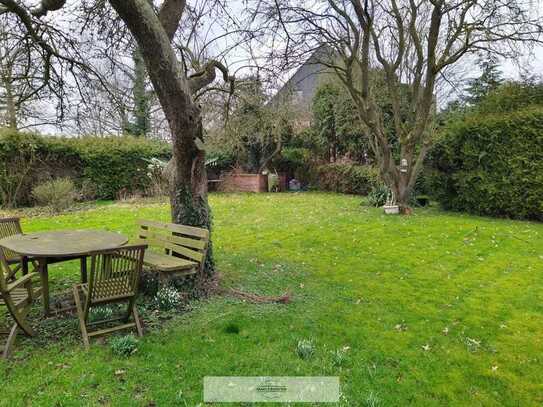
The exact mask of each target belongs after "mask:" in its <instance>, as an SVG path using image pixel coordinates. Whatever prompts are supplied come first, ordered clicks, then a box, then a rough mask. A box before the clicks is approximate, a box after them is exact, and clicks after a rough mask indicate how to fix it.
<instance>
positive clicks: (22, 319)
mask: <svg viewBox="0 0 543 407" xmlns="http://www.w3.org/2000/svg"><path fill="white" fill-rule="evenodd" d="M8 308H9V305H8ZM11 311H12V312H11V316H12V318H13V319H14V320H15V323H16V325H17V326H19V327H20V328H21V329H22V330H23V331H24V333H25V334H27V335H28V336H34V330H33V329H32V327H31V326H30V324H29V323H28V322H27V320H26V316H27V315H28V313H29V312H30V306H29V305H27V306H26V308H24V309H22V310H21V309H17V307H14V308H12V309H11Z"/></svg>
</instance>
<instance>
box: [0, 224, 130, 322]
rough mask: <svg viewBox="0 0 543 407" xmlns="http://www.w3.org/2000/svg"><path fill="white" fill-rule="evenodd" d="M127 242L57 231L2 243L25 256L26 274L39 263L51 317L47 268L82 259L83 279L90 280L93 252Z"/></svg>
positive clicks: (112, 234) (92, 232)
mask: <svg viewBox="0 0 543 407" xmlns="http://www.w3.org/2000/svg"><path fill="white" fill-rule="evenodd" d="M127 242H128V238H127V237H126V236H123V235H121V234H119V233H115V232H106V231H99V230H65V231H58V232H42V233H30V234H23V235H15V236H11V237H7V238H4V239H1V240H0V246H2V247H4V248H6V249H8V250H11V251H13V252H15V253H17V254H19V255H20V256H21V257H22V259H23V260H22V267H23V273H28V262H29V261H30V260H33V261H37V262H38V271H39V272H40V276H41V281H42V290H43V309H44V313H45V314H46V315H48V314H49V312H50V310H49V271H48V265H49V264H54V263H58V262H61V261H67V260H74V259H81V280H82V281H83V282H86V281H87V257H88V256H89V254H90V253H92V252H95V251H101V250H109V249H116V248H117V247H120V246H122V245H124V244H126V243H127Z"/></svg>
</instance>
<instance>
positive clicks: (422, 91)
mask: <svg viewBox="0 0 543 407" xmlns="http://www.w3.org/2000/svg"><path fill="white" fill-rule="evenodd" d="M532 3H536V2H532V1H527V0H320V1H315V2H311V3H307V2H304V1H298V0H267V1H266V0H262V1H258V2H255V7H254V10H253V12H254V15H255V21H258V24H260V25H262V24H266V25H267V28H268V30H269V32H270V33H272V34H271V35H273V36H274V37H277V36H280V39H276V40H275V43H276V44H283V49H282V50H281V55H283V60H284V61H285V63H290V62H292V61H293V60H296V59H299V58H301V57H303V55H306V54H307V53H309V52H312V51H313V50H314V49H316V48H317V47H318V46H322V44H326V45H328V46H329V47H330V48H331V49H332V52H330V55H329V56H328V57H327V58H325V60H324V61H323V62H324V63H326V64H327V65H328V66H329V67H330V68H331V69H332V70H333V71H334V72H335V73H336V74H337V76H338V77H339V79H340V80H341V81H342V82H343V84H344V85H345V87H346V88H347V89H348V91H349V93H350V95H351V97H352V99H353V101H354V102H355V103H356V105H357V108H358V113H359V115H360V119H361V120H362V121H363V123H364V124H365V126H366V129H367V130H366V133H367V136H368V138H369V140H370V144H371V147H372V149H373V152H374V154H375V157H376V160H377V162H378V164H379V169H380V173H381V176H382V178H383V180H384V181H385V182H386V184H387V185H388V186H389V187H390V188H391V190H392V191H393V192H394V193H395V195H396V198H397V201H398V203H399V204H400V205H401V206H402V207H404V208H406V207H407V205H408V201H409V198H410V194H411V192H412V191H413V188H414V186H415V182H416V179H417V176H418V175H419V173H420V171H421V168H422V165H423V161H424V158H425V156H426V154H427V152H428V150H429V148H430V146H431V144H432V141H433V139H434V133H435V129H434V120H433V119H434V116H435V110H436V88H437V87H438V86H439V84H440V82H442V81H443V80H446V76H445V75H446V73H447V70H449V69H451V67H454V66H455V65H457V64H458V63H459V62H460V61H461V60H462V59H465V58H466V56H469V55H470V54H474V53H476V52H480V51H481V50H485V51H487V52H490V53H494V54H500V55H503V56H513V55H516V54H517V53H518V51H519V49H518V48H517V47H518V44H519V43H525V44H526V43H534V42H537V41H539V39H540V36H541V33H542V28H541V21H542V20H541V18H540V17H539V15H538V13H537V10H536V9H534V8H533V7H532ZM309 4H310V5H309ZM275 53H276V54H277V50H276V52H275ZM376 71H379V72H382V73H383V74H384V75H385V79H386V87H385V91H386V93H387V97H389V98H390V101H391V103H392V111H393V115H392V119H391V120H392V121H393V127H394V130H395V133H396V137H397V138H398V140H399V143H398V145H399V147H398V149H397V150H395V149H394V148H393V147H392V146H391V144H390V142H389V137H387V132H386V131H385V127H386V126H385V115H384V114H383V110H382V109H381V108H380V107H379V104H378V103H377V99H378V97H379V96H380V95H379V94H378V92H377V90H376V88H375V87H374V86H373V76H374V75H375V72H376ZM405 86H408V89H409V97H407V98H406V97H403V96H402V93H403V92H402V89H403V88H404V87H405Z"/></svg>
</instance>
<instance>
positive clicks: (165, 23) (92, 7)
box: [0, 0, 233, 272]
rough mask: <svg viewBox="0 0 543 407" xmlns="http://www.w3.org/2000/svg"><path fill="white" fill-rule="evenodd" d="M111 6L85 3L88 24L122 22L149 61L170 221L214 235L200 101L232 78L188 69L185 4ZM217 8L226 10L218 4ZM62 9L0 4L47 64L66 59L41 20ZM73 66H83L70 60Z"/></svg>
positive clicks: (215, 65)
mask: <svg viewBox="0 0 543 407" xmlns="http://www.w3.org/2000/svg"><path fill="white" fill-rule="evenodd" d="M208 3H210V2H208ZM109 4H110V5H111V7H112V8H113V10H115V12H116V13H117V14H116V15H112V13H110V12H109V11H108V10H105V11H104V7H105V6H104V3H103V2H85V4H84V5H85V7H87V10H89V21H91V20H94V21H98V23H100V24H102V25H103V26H104V27H107V26H108V25H110V26H112V25H114V24H115V23H116V19H117V18H120V20H121V21H122V23H123V26H124V27H126V28H127V29H128V31H129V32H130V33H131V35H132V37H133V38H134V40H135V42H136V44H137V47H138V49H139V52H140V53H141V56H142V58H143V60H144V61H145V66H146V69H147V73H148V75H149V79H150V81H151V83H152V84H153V88H154V90H155V92H156V95H157V98H158V100H159V102H160V106H161V107H162V111H163V113H164V116H165V118H166V120H167V123H168V126H169V130H170V133H171V137H172V144H173V161H174V171H173V177H172V186H171V197H170V198H171V216H172V220H173V222H175V223H182V224H188V225H194V226H202V227H206V228H209V229H211V216H210V211H209V205H208V200H207V176H206V170H205V145H204V143H203V140H202V138H203V126H202V116H201V108H200V106H199V105H198V103H197V101H196V97H197V95H199V94H201V93H202V91H203V90H204V89H205V88H206V87H207V86H209V85H210V84H212V83H214V82H215V80H216V76H217V71H219V72H220V74H221V75H222V78H223V80H224V81H225V82H233V78H232V77H230V76H229V75H228V70H227V68H226V66H225V65H224V64H223V63H221V62H220V61H219V60H216V59H209V60H206V61H205V62H204V63H200V64H199V65H197V66H196V65H192V66H191V65H188V67H190V69H184V65H185V64H184V62H183V60H182V59H181V60H180V58H182V55H180V53H179V52H178V50H177V49H176V47H175V46H174V45H173V43H172V41H173V39H174V37H175V34H176V32H177V31H178V28H179V26H180V24H181V25H182V19H183V17H184V16H187V15H188V11H187V10H188V9H189V7H188V6H187V4H186V1H185V0H164V1H163V2H162V3H161V4H160V6H159V7H158V9H157V8H155V6H154V5H153V4H152V2H149V1H147V0H109ZM213 4H216V5H217V7H219V8H221V7H224V5H223V4H222V3H221V2H220V1H216V2H213ZM63 7H66V5H65V0H42V1H41V3H40V4H39V6H38V7H35V8H30V9H28V8H27V7H25V6H24V5H23V4H21V3H19V2H18V1H16V0H0V13H2V12H9V13H13V14H15V15H16V16H17V17H18V19H19V20H20V21H21V22H22V23H23V24H24V26H25V27H26V29H27V31H28V33H29V35H31V36H32V37H33V38H34V39H35V40H36V42H37V43H38V44H39V46H40V47H41V48H42V50H43V52H44V53H45V54H46V56H47V57H48V59H49V60H50V59H56V60H59V61H66V60H67V59H68V58H67V57H66V56H64V55H63V54H61V53H59V52H57V51H56V49H55V48H54V47H52V46H51V45H50V44H49V42H48V38H44V37H43V35H42V32H43V30H42V28H44V27H46V26H47V28H48V27H50V25H51V24H49V23H47V24H46V22H45V21H44V20H43V18H44V17H45V16H47V15H48V14H50V12H51V11H55V10H61V9H62V8H63ZM91 13H92V16H91ZM46 62H48V61H46ZM72 63H73V64H78V63H79V62H78V61H73V60H72ZM206 264H207V267H206V270H207V271H208V272H211V271H212V267H213V265H212V258H211V255H210V256H208V261H207V263H206Z"/></svg>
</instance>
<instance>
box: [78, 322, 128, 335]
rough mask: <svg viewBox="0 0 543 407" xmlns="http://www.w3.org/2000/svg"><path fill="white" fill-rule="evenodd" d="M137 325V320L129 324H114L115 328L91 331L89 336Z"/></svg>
mask: <svg viewBox="0 0 543 407" xmlns="http://www.w3.org/2000/svg"><path fill="white" fill-rule="evenodd" d="M135 326H136V323H135V322H130V323H128V324H123V325H118V326H114V327H113V328H107V329H101V330H99V331H94V332H89V333H88V335H89V336H99V335H105V334H109V333H111V332H115V331H119V330H121V329H128V328H133V327H135Z"/></svg>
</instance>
